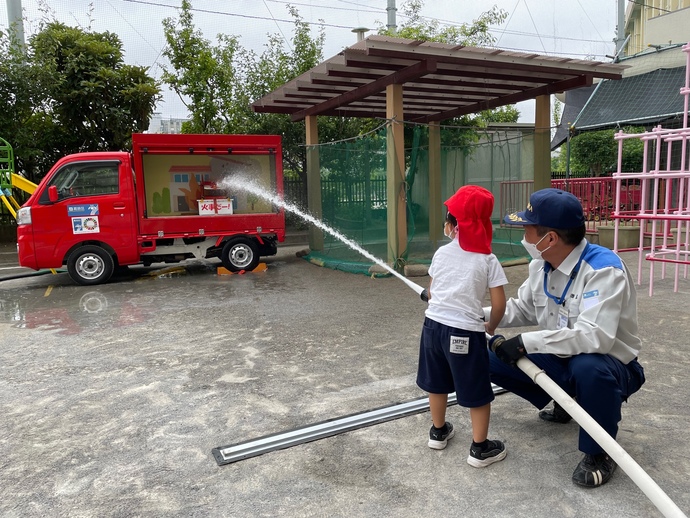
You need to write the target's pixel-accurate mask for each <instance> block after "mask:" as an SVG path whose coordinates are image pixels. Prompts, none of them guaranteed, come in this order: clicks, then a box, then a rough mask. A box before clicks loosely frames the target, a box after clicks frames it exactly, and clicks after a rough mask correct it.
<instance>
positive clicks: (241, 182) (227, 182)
mask: <svg viewBox="0 0 690 518" xmlns="http://www.w3.org/2000/svg"><path fill="white" fill-rule="evenodd" d="M218 185H219V186H221V187H222V188H226V189H231V190H237V191H246V192H248V193H251V194H254V195H256V196H259V197H260V198H263V199H264V200H266V201H268V202H270V203H272V204H274V205H277V206H278V207H281V208H283V209H285V210H287V211H288V212H292V213H294V214H297V215H298V216H299V217H300V218H302V219H304V220H306V221H308V222H309V223H311V224H313V225H314V226H316V227H318V228H320V229H321V230H323V231H324V232H327V233H329V234H330V235H332V236H333V237H335V238H336V239H338V240H339V241H342V242H343V243H345V244H346V245H347V246H349V247H350V248H352V249H353V250H356V251H357V252H359V253H360V254H362V255H363V256H364V257H366V258H367V259H369V260H370V261H373V262H374V263H376V264H377V265H379V266H380V267H381V268H383V269H385V270H386V271H388V272H390V273H391V274H392V275H394V276H396V277H397V278H398V279H400V280H401V281H403V282H404V283H405V284H407V286H408V287H409V288H411V289H412V290H414V292H415V293H416V294H417V295H419V296H420V298H421V299H422V300H423V301H424V302H428V301H429V297H428V292H427V290H426V289H425V288H423V287H422V286H420V285H419V284H417V283H416V282H412V281H411V280H410V279H408V278H407V277H405V276H404V275H401V274H400V273H398V272H396V271H395V270H394V269H393V268H391V267H390V266H389V265H387V264H386V263H385V262H383V261H382V260H381V259H379V258H377V257H376V256H374V255H372V254H370V253H369V252H367V251H366V250H365V249H364V248H362V247H361V246H359V245H358V244H357V243H355V242H354V241H352V240H351V239H350V238H348V237H347V236H345V235H344V234H342V233H340V232H338V231H337V230H336V229H334V228H333V227H329V226H328V225H326V224H325V223H324V222H323V221H321V220H320V219H317V218H315V217H314V216H312V215H311V214H309V213H307V212H305V211H303V210H302V209H300V208H299V207H298V206H296V205H294V204H292V203H288V202H286V201H285V200H283V199H281V198H280V197H279V196H277V195H276V194H273V193H271V192H269V191H267V190H266V189H265V188H263V187H262V186H261V185H259V184H258V183H257V182H256V180H255V179H253V178H247V177H246V176H243V175H232V176H229V177H227V178H224V179H223V180H222V181H221V182H220V183H219V184H218Z"/></svg>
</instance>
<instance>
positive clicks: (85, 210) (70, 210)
mask: <svg viewBox="0 0 690 518" xmlns="http://www.w3.org/2000/svg"><path fill="white" fill-rule="evenodd" d="M67 215H68V216H97V215H98V203H90V204H88V205H67Z"/></svg>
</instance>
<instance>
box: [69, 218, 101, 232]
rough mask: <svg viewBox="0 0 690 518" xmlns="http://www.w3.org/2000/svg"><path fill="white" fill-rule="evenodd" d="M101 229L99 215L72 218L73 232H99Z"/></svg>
mask: <svg viewBox="0 0 690 518" xmlns="http://www.w3.org/2000/svg"><path fill="white" fill-rule="evenodd" d="M100 231H101V227H100V226H99V224H98V216H88V217H85V218H84V217H79V218H72V233H73V234H98V233H99V232H100Z"/></svg>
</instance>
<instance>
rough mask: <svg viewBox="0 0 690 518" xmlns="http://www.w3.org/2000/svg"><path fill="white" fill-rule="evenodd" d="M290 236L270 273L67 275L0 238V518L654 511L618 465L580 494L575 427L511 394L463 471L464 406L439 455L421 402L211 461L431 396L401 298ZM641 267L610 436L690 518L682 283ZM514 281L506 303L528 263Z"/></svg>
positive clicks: (417, 316)
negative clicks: (497, 454)
mask: <svg viewBox="0 0 690 518" xmlns="http://www.w3.org/2000/svg"><path fill="white" fill-rule="evenodd" d="M301 248H302V247H301V246H287V247H282V248H281V249H280V250H279V254H278V256H276V257H274V258H270V259H268V260H267V261H266V262H267V264H268V269H267V271H265V272H262V273H250V274H244V275H222V276H221V275H216V272H215V266H216V265H215V264H210V263H202V262H192V263H190V264H188V265H187V267H186V268H185V269H182V270H181V271H180V270H178V269H175V268H173V269H172V270H168V271H167V272H168V273H165V274H163V275H159V273H160V272H159V270H160V269H156V268H146V269H144V268H140V267H135V268H132V269H131V273H130V274H127V275H125V276H122V277H119V278H117V279H115V280H113V281H112V282H110V283H108V284H106V285H102V286H96V287H84V286H77V285H75V284H73V283H72V281H71V280H70V279H69V277H68V276H67V274H58V275H43V276H33V277H29V278H24V279H15V280H2V279H3V278H5V279H6V278H7V277H8V276H12V275H16V274H18V273H19V272H20V271H22V270H20V269H16V268H14V267H15V266H16V255H14V249H13V248H12V246H0V412H1V413H2V416H3V419H2V421H3V424H2V426H1V427H0V466H1V469H0V516H3V517H27V516H51V517H53V516H59V517H62V516H65V517H73V516H74V517H82V516H83V517H91V516H94V517H95V516H98V517H101V516H114V517H131V516H180V517H187V516H195V517H206V516H209V517H225V516H238V517H244V516H289V517H292V516H372V515H373V516H396V517H401V516H404V517H408V516H409V517H417V516H433V515H450V516H463V517H485V516H492V517H493V516H495V517H500V516H505V517H515V516H529V517H549V518H551V517H554V516H559V517H560V516H570V517H579V516H583V517H584V516H611V517H620V516H627V517H649V516H660V514H659V513H658V511H657V510H656V508H655V507H654V505H653V504H652V503H651V502H650V500H648V499H647V497H646V496H645V495H644V494H643V493H642V491H641V490H640V489H638V488H637V486H635V484H634V483H633V482H632V481H631V480H630V479H629V478H628V477H627V475H625V473H623V472H622V471H621V470H619V471H618V472H617V473H616V475H615V476H614V478H613V479H612V481H611V482H610V483H609V484H607V485H606V486H604V487H602V488H599V489H597V490H589V491H587V490H582V489H580V488H577V487H576V486H574V485H573V484H572V482H571V481H570V476H571V474H572V470H573V469H574V467H575V465H576V464H577V462H578V461H579V459H580V454H579V452H578V451H577V425H576V424H574V423H570V424H568V425H552V424H549V423H545V422H542V421H540V420H539V419H538V418H537V412H536V410H534V409H532V408H531V407H530V406H529V405H528V404H527V403H525V402H524V401H522V400H520V399H519V398H517V397H515V396H513V395H511V394H502V395H499V396H497V398H496V401H495V403H494V406H493V413H492V426H491V429H492V433H491V435H492V437H497V438H500V439H502V440H504V441H505V443H506V445H507V448H508V457H507V458H506V460H505V461H503V462H501V463H499V464H496V465H493V466H491V467H489V468H487V469H483V470H477V469H474V468H472V467H470V466H468V465H467V464H466V462H465V459H466V457H467V453H468V448H469V441H470V427H469V421H468V417H467V414H466V411H465V410H464V409H460V408H458V407H457V406H454V407H451V408H450V409H449V412H448V416H449V420H451V421H452V422H453V423H454V424H455V427H456V437H455V438H454V439H453V440H452V441H451V442H450V443H449V446H448V448H447V449H446V450H443V451H432V450H430V449H429V448H428V447H427V446H426V441H427V438H428V435H427V434H428V428H429V426H430V416H429V414H428V412H427V413H422V414H417V415H413V416H410V417H405V418H402V419H398V420H394V421H389V422H386V423H383V424H378V425H375V426H372V427H368V428H363V429H360V430H357V431H353V432H348V433H345V434H342V435H339V436H336V437H332V438H328V439H323V440H320V441H316V442H312V443H309V444H305V445H301V446H296V447H293V448H290V449H287V450H281V451H276V452H272V453H268V454H265V455H262V456H259V457H255V458H251V459H247V460H243V461H240V462H237V463H234V464H230V465H227V466H223V467H219V466H217V465H216V462H215V460H214V458H213V456H212V454H211V449H212V448H214V447H218V446H226V445H229V444H235V443H239V442H243V441H247V440H250V439H256V438H258V437H261V436H264V435H268V434H271V433H278V432H284V431H288V430H292V429H294V428H297V427H301V426H306V425H308V424H313V423H316V422H319V421H323V420H326V419H333V418H336V417H340V416H344V415H349V414H353V413H356V412H362V411H366V410H370V409H374V408H380V407H382V406H386V405H391V404H395V403H398V402H403V401H411V400H414V399H418V398H421V397H423V396H424V393H423V392H421V391H420V390H419V389H418V388H417V387H416V385H415V383H414V380H415V372H416V365H417V347H418V339H419V333H420V329H421V323H422V320H423V313H424V305H423V303H421V301H419V300H418V298H417V296H416V295H415V293H414V292H413V291H412V290H410V289H409V288H408V287H406V286H405V285H404V284H403V283H402V282H400V281H399V280H396V279H395V278H376V279H372V278H369V277H367V276H364V275H353V274H347V273H343V272H337V271H332V270H329V269H326V268H320V267H318V266H315V265H313V264H311V263H308V262H307V261H304V260H302V259H299V258H297V257H296V255H295V252H297V251H298V250H300V249H301ZM624 257H625V259H626V261H627V263H628V265H629V266H631V267H632V269H633V270H636V267H637V256H636V254H626V255H625V256H624ZM643 266H644V267H645V268H646V269H647V270H646V271H648V268H649V266H648V265H646V264H645V265H643ZM657 268H658V267H657ZM24 271H25V272H26V270H24ZM646 271H645V278H644V279H643V285H642V287H640V288H639V292H638V307H639V315H640V328H641V335H642V337H643V340H644V350H643V352H642V354H641V358H640V360H641V363H642V364H643V365H644V367H645V369H646V372H647V380H648V381H647V383H646V385H645V386H644V387H643V388H642V390H641V391H640V392H639V393H638V394H636V395H635V396H633V397H632V398H631V399H630V401H629V402H628V403H627V404H625V405H624V407H623V421H622V423H621V431H620V433H619V437H618V439H619V442H620V444H621V445H622V446H623V448H625V449H626V450H627V451H628V453H630V454H631V455H632V456H633V458H634V459H635V460H637V462H638V463H639V464H640V465H641V466H642V467H643V468H645V470H646V471H647V472H648V473H649V475H650V476H651V477H652V478H653V479H654V480H655V481H656V482H657V483H658V484H659V486H661V488H662V489H664V490H665V491H666V493H667V494H668V495H669V496H670V497H671V498H672V499H673V500H674V501H675V502H676V504H677V505H678V506H679V507H680V508H681V509H683V510H684V511H685V512H686V513H687V512H689V511H690V494H689V492H688V482H687V481H688V480H689V479H690V454H689V453H688V449H687V448H686V444H687V441H688V429H690V407H689V406H688V404H687V396H688V394H689V393H690V389H689V388H688V383H687V382H688V374H687V371H688V367H690V346H689V345H688V339H687V337H688V336H689V335H690V316H689V314H688V310H687V308H688V307H689V304H690V280H681V282H680V291H679V292H678V293H673V280H672V279H671V278H667V279H665V280H663V281H662V280H659V279H657V281H656V284H655V295H654V297H653V298H650V297H648V295H647V287H648V282H649V281H648V279H647V278H646V275H647V273H646ZM669 272H672V269H671V268H669ZM506 273H507V275H508V278H509V280H510V282H511V286H510V287H509V289H508V292H509V294H511V293H514V292H515V290H516V289H517V286H518V285H519V284H520V282H521V281H522V280H523V279H524V277H525V276H526V273H527V267H526V266H524V265H523V266H513V267H510V268H507V269H506ZM414 280H415V281H417V282H420V283H422V282H425V281H426V279H424V278H416V279H414ZM518 331H519V329H516V330H515V332H518ZM507 334H508V333H507ZM511 334H512V333H511Z"/></svg>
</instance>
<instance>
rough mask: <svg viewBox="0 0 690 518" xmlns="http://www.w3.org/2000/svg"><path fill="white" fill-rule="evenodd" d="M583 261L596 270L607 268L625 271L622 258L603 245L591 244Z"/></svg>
mask: <svg viewBox="0 0 690 518" xmlns="http://www.w3.org/2000/svg"><path fill="white" fill-rule="evenodd" d="M583 259H584V260H585V261H587V263H588V264H589V265H590V266H591V267H592V268H594V269H595V270H601V269H602V268H607V267H612V268H618V269H620V270H622V269H623V262H622V261H621V258H620V257H618V256H617V255H616V254H615V253H613V250H609V249H608V248H605V247H603V246H601V245H592V244H590V245H589V247H587V253H586V254H585V256H584V258H583Z"/></svg>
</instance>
